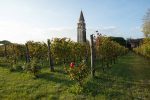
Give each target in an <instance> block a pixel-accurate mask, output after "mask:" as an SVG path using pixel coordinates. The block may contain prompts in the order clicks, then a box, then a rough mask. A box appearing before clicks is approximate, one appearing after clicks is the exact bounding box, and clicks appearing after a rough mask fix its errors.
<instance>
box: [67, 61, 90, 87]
mask: <svg viewBox="0 0 150 100" xmlns="http://www.w3.org/2000/svg"><path fill="white" fill-rule="evenodd" d="M64 69H65V71H66V73H68V74H69V77H70V79H71V80H74V81H76V82H77V83H78V86H80V87H82V86H83V84H84V81H85V78H87V76H88V74H89V68H88V66H87V65H86V64H85V62H84V61H83V62H81V63H80V64H79V65H76V66H72V65H70V67H66V66H65V67H64Z"/></svg>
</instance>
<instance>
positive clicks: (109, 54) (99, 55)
mask: <svg viewBox="0 0 150 100" xmlns="http://www.w3.org/2000/svg"><path fill="white" fill-rule="evenodd" d="M95 52H96V55H95V59H96V60H97V61H98V62H101V67H102V68H103V70H104V68H106V67H109V65H111V64H113V63H115V62H116V60H117V58H118V57H119V56H122V55H124V54H126V53H127V52H128V49H127V48H125V47H123V46H121V45H120V44H119V43H117V42H114V41H112V40H111V38H109V37H105V36H102V35H99V34H98V35H97V36H96V37H95Z"/></svg>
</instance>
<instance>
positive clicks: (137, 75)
mask: <svg viewBox="0 0 150 100" xmlns="http://www.w3.org/2000/svg"><path fill="white" fill-rule="evenodd" d="M112 74H114V75H117V76H120V77H123V78H124V79H126V80H132V81H140V80H141V81H142V80H144V81H149V80H150V62H149V61H148V60H147V59H145V58H143V57H141V56H139V55H136V54H134V53H129V54H128V55H126V56H124V57H122V58H121V59H119V61H118V63H117V64H115V65H113V66H112Z"/></svg>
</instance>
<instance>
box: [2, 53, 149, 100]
mask: <svg viewBox="0 0 150 100" xmlns="http://www.w3.org/2000/svg"><path fill="white" fill-rule="evenodd" d="M55 69H56V71H55V72H50V71H49V68H46V67H45V68H43V69H42V70H41V73H40V75H39V78H37V79H36V78H34V77H33V75H31V74H30V73H26V72H23V71H15V72H10V71H9V68H8V67H7V65H5V64H4V63H3V62H1V63H0V99H1V100H3V99H8V100H35V99H37V100H38V99H40V100H41V99H46V100H82V99H86V100H91V99H93V100H94V99H96V100H112V99H114V100H116V99H117V100H150V62H148V60H146V59H144V58H142V57H140V56H138V55H135V54H134V53H129V54H127V55H126V56H123V57H120V58H119V59H118V62H117V64H115V65H112V66H111V68H110V69H107V71H105V72H103V71H102V70H97V71H96V77H95V79H90V78H88V79H87V80H86V83H85V85H84V87H83V92H82V93H81V94H76V93H74V91H75V89H76V83H75V82H74V81H71V80H69V78H68V75H67V74H65V73H64V70H63V66H56V67H55Z"/></svg>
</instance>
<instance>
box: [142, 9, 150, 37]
mask: <svg viewBox="0 0 150 100" xmlns="http://www.w3.org/2000/svg"><path fill="white" fill-rule="evenodd" d="M143 21H144V23H143V32H144V35H145V37H150V9H149V10H148V12H147V13H146V15H145V16H144V20H143Z"/></svg>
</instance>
